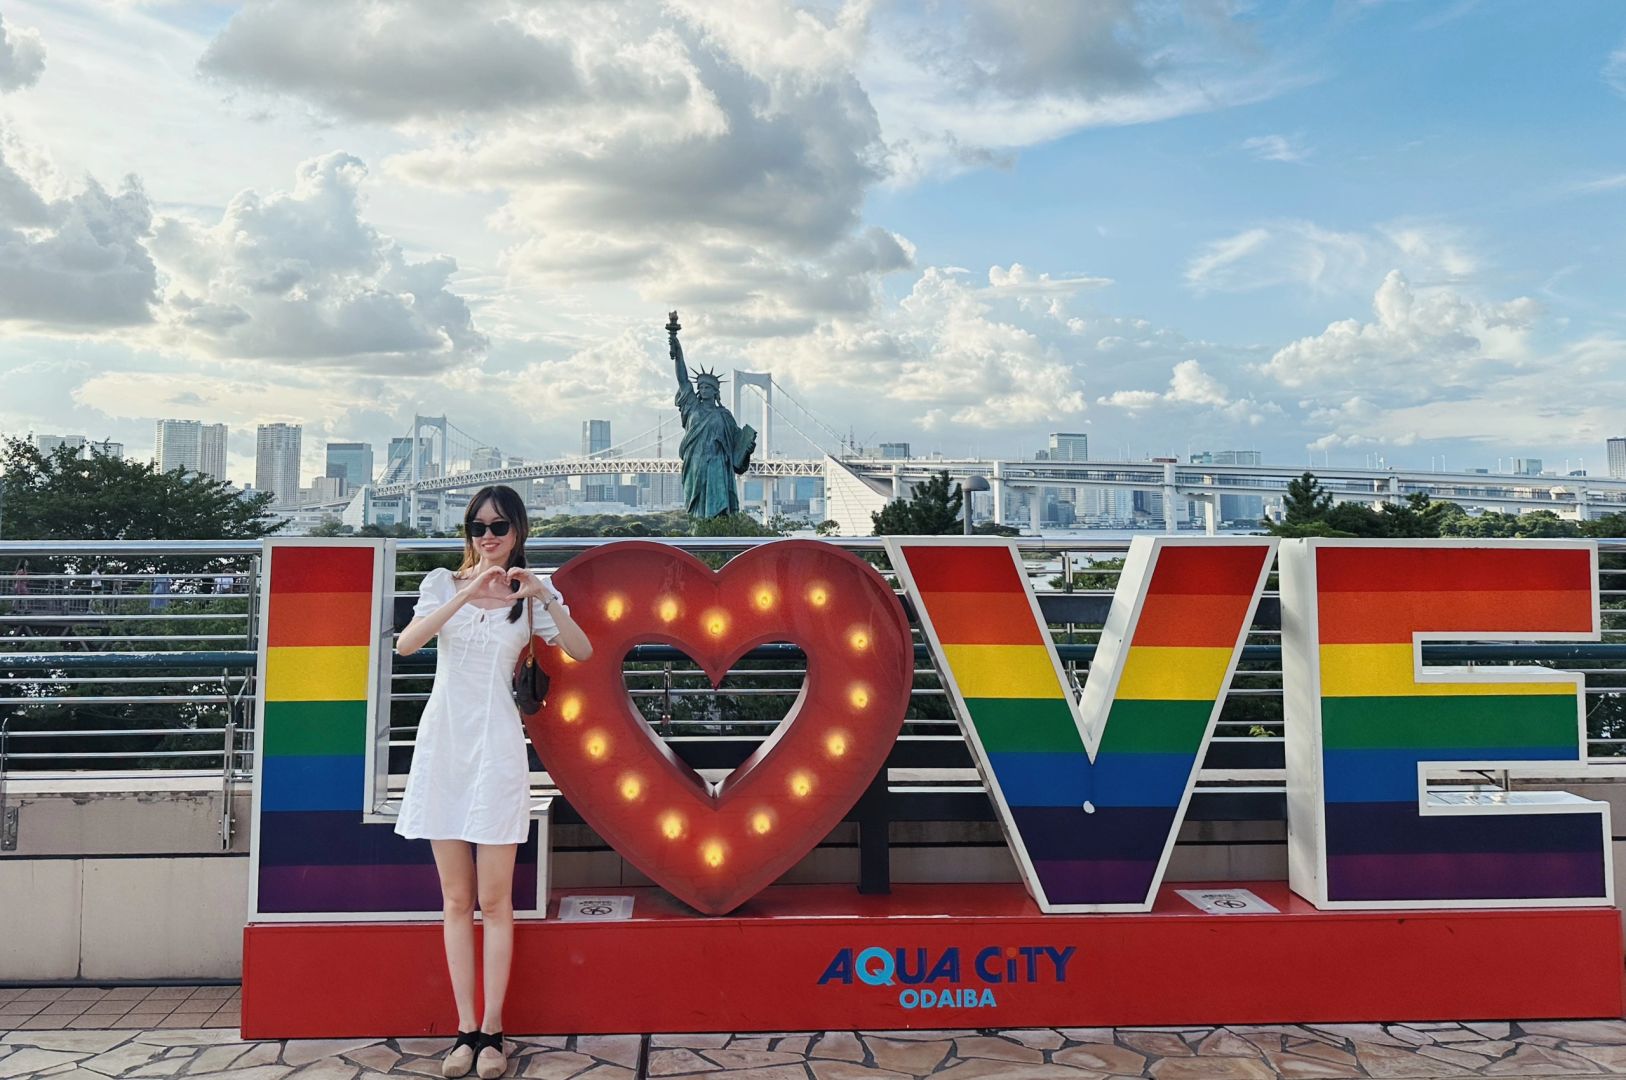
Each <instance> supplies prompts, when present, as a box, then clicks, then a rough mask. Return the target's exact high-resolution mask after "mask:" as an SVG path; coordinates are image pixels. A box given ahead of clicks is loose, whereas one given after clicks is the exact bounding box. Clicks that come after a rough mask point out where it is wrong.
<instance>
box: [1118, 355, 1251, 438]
mask: <svg viewBox="0 0 1626 1080" xmlns="http://www.w3.org/2000/svg"><path fill="white" fill-rule="evenodd" d="M1097 404H1100V405H1105V406H1107V407H1108V408H1114V409H1122V410H1123V411H1124V412H1126V413H1129V414H1130V415H1132V416H1133V415H1138V414H1140V413H1144V412H1148V411H1152V410H1160V411H1161V410H1164V409H1166V408H1167V407H1169V406H1175V407H1180V406H1189V407H1192V408H1195V409H1199V410H1203V411H1206V412H1210V413H1212V414H1214V415H1216V416H1219V417H1222V418H1224V419H1225V420H1227V421H1229V422H1232V423H1237V424H1245V425H1247V426H1251V427H1257V426H1258V425H1260V424H1262V423H1264V421H1265V419H1266V417H1267V416H1279V415H1281V413H1282V410H1281V407H1280V406H1278V405H1276V404H1275V403H1274V402H1268V401H1267V402H1260V401H1257V400H1255V399H1254V397H1253V396H1252V395H1245V396H1237V395H1234V394H1233V393H1232V392H1231V390H1230V389H1229V388H1228V387H1227V386H1226V385H1225V384H1224V383H1222V382H1220V380H1219V379H1217V378H1215V377H1214V376H1213V375H1212V374H1211V373H1209V372H1207V371H1205V370H1203V366H1202V364H1201V363H1200V362H1199V361H1197V360H1196V359H1186V360H1181V361H1180V362H1179V363H1177V364H1175V365H1174V368H1173V370H1172V371H1171V372H1170V374H1169V387H1168V389H1167V390H1165V391H1162V392H1159V391H1156V390H1115V391H1113V392H1112V393H1111V394H1108V395H1107V396H1105V397H1102V398H1098V399H1097Z"/></svg>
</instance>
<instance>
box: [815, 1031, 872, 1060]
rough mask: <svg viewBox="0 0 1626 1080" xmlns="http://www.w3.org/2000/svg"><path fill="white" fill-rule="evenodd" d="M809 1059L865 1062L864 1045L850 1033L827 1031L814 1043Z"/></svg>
mask: <svg viewBox="0 0 1626 1080" xmlns="http://www.w3.org/2000/svg"><path fill="white" fill-rule="evenodd" d="M807 1056H808V1057H814V1058H833V1059H835V1060H837V1061H863V1060H864V1044H863V1043H861V1042H859V1041H858V1036H856V1035H854V1034H853V1033H852V1032H850V1031H827V1032H825V1033H824V1034H823V1035H820V1036H819V1037H818V1040H817V1041H816V1042H814V1043H813V1048H812V1049H811V1050H809V1051H808V1052H807Z"/></svg>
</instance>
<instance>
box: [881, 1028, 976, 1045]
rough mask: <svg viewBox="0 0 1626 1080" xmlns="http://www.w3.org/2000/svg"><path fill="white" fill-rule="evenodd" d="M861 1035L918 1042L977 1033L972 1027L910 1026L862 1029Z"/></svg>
mask: <svg viewBox="0 0 1626 1080" xmlns="http://www.w3.org/2000/svg"><path fill="white" fill-rule="evenodd" d="M858 1034H860V1035H879V1036H880V1037H881V1038H883V1039H912V1040H915V1041H918V1042H933V1041H935V1040H937V1039H955V1038H959V1037H960V1036H961V1035H975V1034H976V1032H975V1031H973V1030H972V1029H971V1028H956V1029H954V1030H949V1029H947V1028H909V1029H907V1030H904V1029H899V1030H897V1031H860V1032H859V1033H858Z"/></svg>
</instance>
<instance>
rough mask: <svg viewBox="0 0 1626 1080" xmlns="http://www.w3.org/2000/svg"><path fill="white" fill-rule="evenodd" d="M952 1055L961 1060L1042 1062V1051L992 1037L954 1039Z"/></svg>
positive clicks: (975, 1036) (978, 1036)
mask: <svg viewBox="0 0 1626 1080" xmlns="http://www.w3.org/2000/svg"><path fill="white" fill-rule="evenodd" d="M954 1053H955V1054H956V1055H957V1056H959V1057H962V1058H992V1059H994V1060H995V1061H1021V1062H1034V1061H1043V1060H1044V1052H1043V1051H1041V1050H1035V1049H1033V1048H1032V1047H1031V1046H1023V1045H1022V1044H1021V1043H1017V1042H1012V1041H1011V1040H1009V1039H1001V1038H999V1037H997V1036H994V1035H973V1036H971V1037H969V1038H965V1039H955V1040H954Z"/></svg>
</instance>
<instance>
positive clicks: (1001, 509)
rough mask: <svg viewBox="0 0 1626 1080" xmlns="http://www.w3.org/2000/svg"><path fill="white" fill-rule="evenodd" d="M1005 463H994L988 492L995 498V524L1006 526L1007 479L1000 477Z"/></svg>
mask: <svg viewBox="0 0 1626 1080" xmlns="http://www.w3.org/2000/svg"><path fill="white" fill-rule="evenodd" d="M1004 464H1005V463H1004V462H1003V461H996V462H994V475H992V476H990V477H989V478H988V490H989V492H990V493H991V494H992V495H993V497H994V524H995V525H1003V524H1005V479H1004V477H1002V476H1001V475H1000V466H1002V465H1004Z"/></svg>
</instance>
